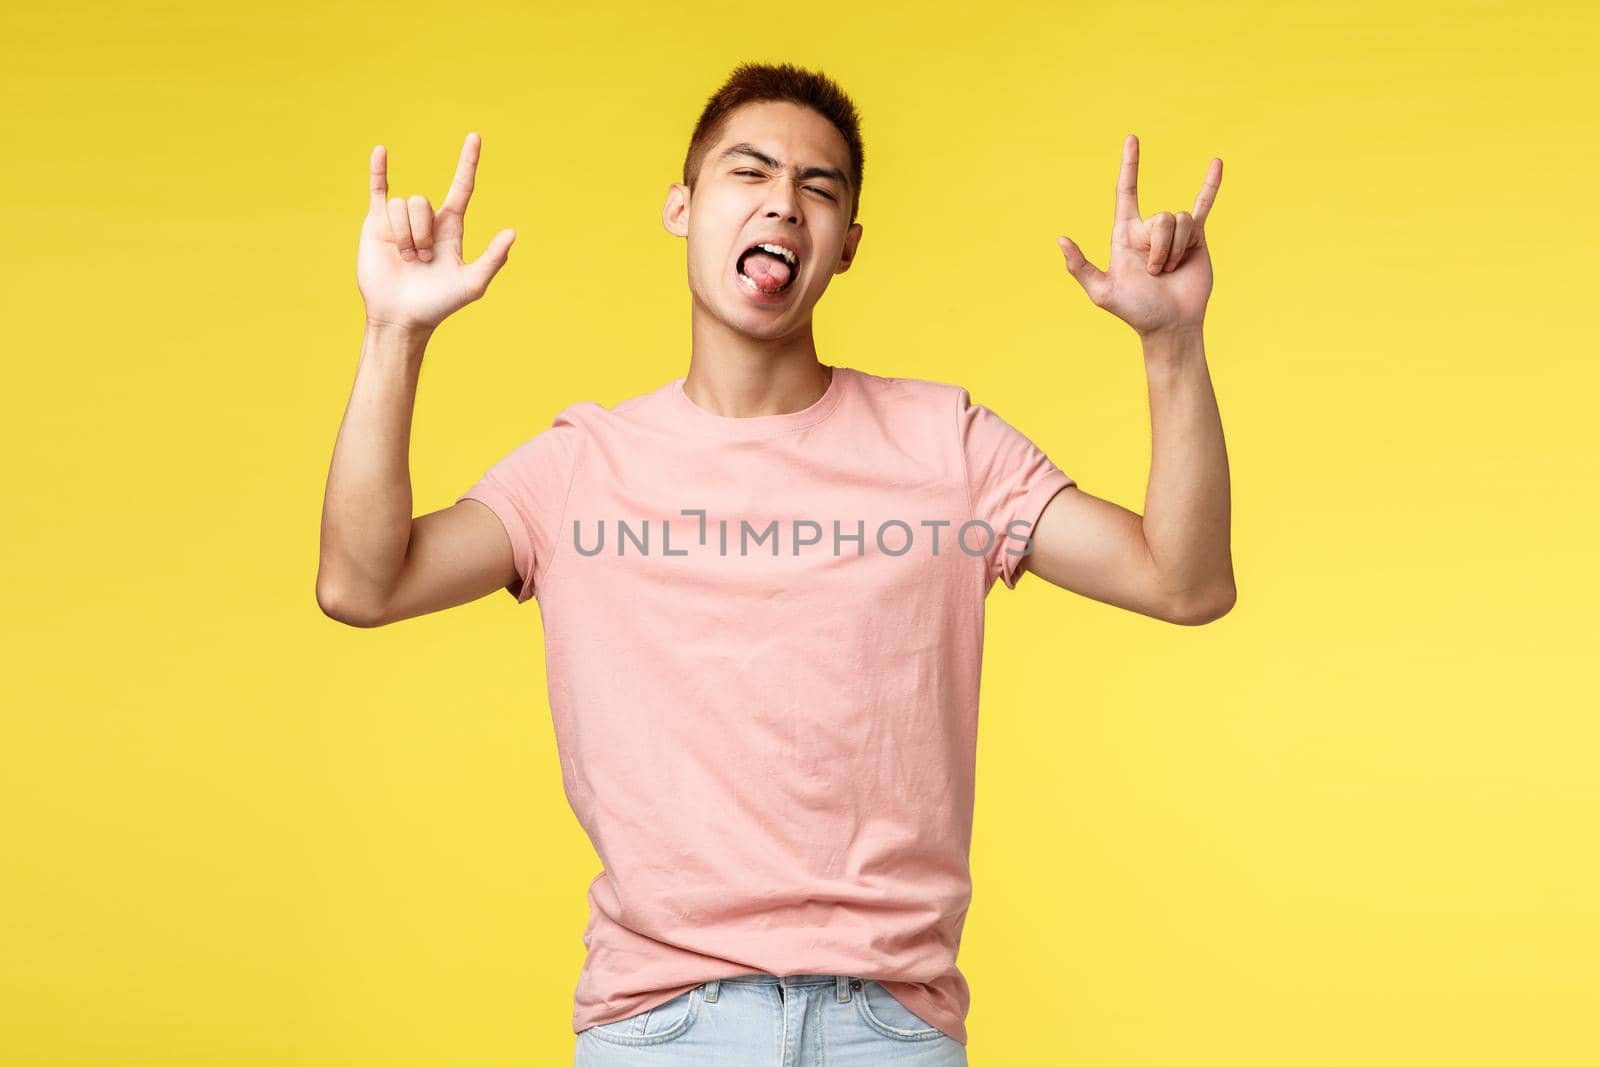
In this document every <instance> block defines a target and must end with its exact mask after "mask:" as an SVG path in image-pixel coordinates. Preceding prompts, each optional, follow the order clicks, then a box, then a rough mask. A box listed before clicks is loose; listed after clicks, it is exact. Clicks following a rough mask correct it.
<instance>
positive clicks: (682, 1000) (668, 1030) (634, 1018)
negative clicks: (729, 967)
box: [583, 985, 705, 1045]
mask: <svg viewBox="0 0 1600 1067" xmlns="http://www.w3.org/2000/svg"><path fill="white" fill-rule="evenodd" d="M704 990H705V986H704V985H697V986H695V987H694V988H693V989H691V990H689V991H688V992H687V993H679V994H678V995H677V996H675V997H673V998H672V999H671V1000H668V1001H664V1002H662V1003H660V1004H657V1005H656V1006H655V1007H653V1008H646V1009H645V1010H644V1011H641V1012H638V1013H636V1014H634V1015H630V1016H628V1017H627V1018H626V1019H618V1020H616V1021H615V1022H609V1023H598V1024H596V1025H594V1026H591V1027H588V1028H587V1029H585V1030H584V1031H583V1032H584V1033H586V1034H592V1035H594V1036H595V1037H597V1038H599V1039H600V1040H601V1041H609V1042H611V1043H612V1044H613V1045H660V1044H663V1043H664V1042H667V1041H671V1040H673V1039H674V1038H678V1037H682V1036H683V1035H684V1034H686V1033H688V1032H689V1027H691V1026H693V1025H694V1021H695V1019H696V1018H698V1017H699V1015H700V1004H701V1002H702V1001H703V1000H704Z"/></svg>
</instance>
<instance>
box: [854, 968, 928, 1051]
mask: <svg viewBox="0 0 1600 1067" xmlns="http://www.w3.org/2000/svg"><path fill="white" fill-rule="evenodd" d="M855 1001H856V1008H857V1010H858V1011H859V1012H860V1013H861V1020H862V1022H864V1023H866V1024H867V1025H868V1026H869V1027H871V1028H872V1029H873V1030H876V1031H877V1032H878V1033H880V1034H883V1035H884V1036H885V1037H892V1038H896V1039H898V1040H900V1041H927V1040H928V1039H929V1038H934V1037H940V1036H942V1035H943V1034H944V1031H943V1030H940V1029H939V1028H938V1027H937V1026H929V1025H928V1023H927V1022H926V1021H925V1020H924V1019H923V1018H922V1017H921V1016H920V1015H918V1014H917V1013H916V1012H914V1011H912V1010H911V1009H910V1008H908V1007H906V1006H905V1005H904V1004H902V1003H900V1002H899V1001H898V1000H896V999H894V995H893V994H891V993H890V992H889V991H888V990H887V989H885V988H883V986H882V985H881V984H880V983H878V982H874V981H872V980H871V979H868V980H866V981H864V982H862V984H861V988H860V989H859V990H857V991H856V997H855Z"/></svg>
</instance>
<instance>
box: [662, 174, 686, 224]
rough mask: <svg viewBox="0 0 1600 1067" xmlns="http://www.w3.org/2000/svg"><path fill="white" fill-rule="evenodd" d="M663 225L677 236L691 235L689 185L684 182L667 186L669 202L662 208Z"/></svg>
mask: <svg viewBox="0 0 1600 1067" xmlns="http://www.w3.org/2000/svg"><path fill="white" fill-rule="evenodd" d="M661 225H663V226H665V227H666V228H667V232H668V233H670V234H672V235H673V236H675V237H687V236H689V187H688V186H687V185H684V184H683V183H682V182H673V183H672V184H671V185H669V186H667V202H666V204H665V205H664V206H663V207H662V208H661Z"/></svg>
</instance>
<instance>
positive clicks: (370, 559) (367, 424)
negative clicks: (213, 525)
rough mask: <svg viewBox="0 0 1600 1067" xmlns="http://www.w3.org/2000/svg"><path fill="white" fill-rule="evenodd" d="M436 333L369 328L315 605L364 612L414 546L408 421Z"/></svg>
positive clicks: (329, 494) (337, 462)
mask: <svg viewBox="0 0 1600 1067" xmlns="http://www.w3.org/2000/svg"><path fill="white" fill-rule="evenodd" d="M431 335H432V331H431V330H406V329H401V328H398V327H392V326H380V325H374V324H372V323H371V322H369V323H368V324H367V327H366V333H365V336H364V337H363V339H362V343H361V361H360V364H359V365H358V367H357V368H356V379H355V385H354V386H353V387H352V389H351V392H350V402H349V404H348V405H347V406H346V408H345V413H344V419H343V421H342V422H341V423H340V425H339V434H338V438H337V439H336V441H335V442H334V448H333V461H332V463H331V464H330V466H329V468H328V483H327V489H326V491H325V493H324V495H323V502H322V550H321V556H320V558H319V562H318V568H317V599H318V601H319V603H321V604H322V606H323V608H324V610H328V609H329V608H330V607H332V608H333V609H334V610H335V611H338V612H344V613H359V612H360V611H362V610H365V608H366V607H368V606H377V605H381V604H382V603H383V601H384V598H385V597H387V595H388V593H389V591H390V590H391V589H393V588H394V584H395V581H396V579H397V578H398V576H399V574H400V569H401V567H402V565H403V564H404V562H405V558H406V549H407V546H408V545H409V543H410V540H411V470H410V445H411V420H412V413H413V411H414V408H415V403H416V394H417V380H418V376H419V374H420V372H421V368H422V357H423V351H424V349H425V348H426V347H427V343H428V340H429V338H430V337H431Z"/></svg>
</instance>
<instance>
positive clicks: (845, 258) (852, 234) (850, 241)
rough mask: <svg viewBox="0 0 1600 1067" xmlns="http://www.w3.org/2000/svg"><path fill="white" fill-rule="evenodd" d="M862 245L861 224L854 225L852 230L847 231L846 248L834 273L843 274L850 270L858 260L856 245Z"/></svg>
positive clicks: (851, 226) (840, 255)
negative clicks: (856, 259) (851, 265)
mask: <svg viewBox="0 0 1600 1067" xmlns="http://www.w3.org/2000/svg"><path fill="white" fill-rule="evenodd" d="M860 243H861V223H859V222H856V223H852V224H851V225H850V229H849V230H847V231H845V235H844V248H843V250H841V251H840V253H839V265H838V266H837V267H834V268H833V273H835V274H843V273H844V272H845V271H847V270H849V269H850V264H851V263H852V262H854V261H855V258H856V245H858V244H860Z"/></svg>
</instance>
